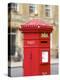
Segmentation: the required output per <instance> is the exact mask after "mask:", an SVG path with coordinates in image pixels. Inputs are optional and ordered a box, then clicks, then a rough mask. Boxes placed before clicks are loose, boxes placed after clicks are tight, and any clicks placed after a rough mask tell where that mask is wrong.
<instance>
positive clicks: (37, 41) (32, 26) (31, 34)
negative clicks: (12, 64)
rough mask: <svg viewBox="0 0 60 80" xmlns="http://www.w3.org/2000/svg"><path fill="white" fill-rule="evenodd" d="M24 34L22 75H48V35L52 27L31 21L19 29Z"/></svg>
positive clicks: (36, 20) (34, 20)
mask: <svg viewBox="0 0 60 80" xmlns="http://www.w3.org/2000/svg"><path fill="white" fill-rule="evenodd" d="M19 29H20V30H21V31H22V33H24V75H25V76H32V75H48V74H50V33H51V32H52V26H51V25H49V24H47V23H45V22H44V21H41V20H38V19H33V20H31V21H29V22H28V23H25V24H23V25H21V28H19Z"/></svg>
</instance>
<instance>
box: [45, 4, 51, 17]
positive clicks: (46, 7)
mask: <svg viewBox="0 0 60 80" xmlns="http://www.w3.org/2000/svg"><path fill="white" fill-rule="evenodd" d="M45 16H46V17H49V16H50V6H49V5H45Z"/></svg>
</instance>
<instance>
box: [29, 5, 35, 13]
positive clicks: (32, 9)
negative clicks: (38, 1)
mask: <svg viewBox="0 0 60 80" xmlns="http://www.w3.org/2000/svg"><path fill="white" fill-rule="evenodd" d="M34 12H35V5H34V4H29V13H30V14H31V13H34Z"/></svg>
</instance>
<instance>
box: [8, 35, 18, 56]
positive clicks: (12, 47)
mask: <svg viewBox="0 0 60 80" xmlns="http://www.w3.org/2000/svg"><path fill="white" fill-rule="evenodd" d="M15 39H16V35H12V34H8V43H9V49H8V50H9V55H14V54H15V49H16V45H15Z"/></svg>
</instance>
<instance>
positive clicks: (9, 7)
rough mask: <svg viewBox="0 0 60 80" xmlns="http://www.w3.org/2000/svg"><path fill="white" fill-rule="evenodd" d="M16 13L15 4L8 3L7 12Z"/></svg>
mask: <svg viewBox="0 0 60 80" xmlns="http://www.w3.org/2000/svg"><path fill="white" fill-rule="evenodd" d="M11 10H12V11H17V4H16V3H9V4H8V11H9V12H10V11H11Z"/></svg>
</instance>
